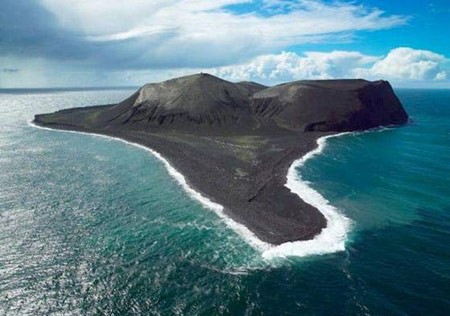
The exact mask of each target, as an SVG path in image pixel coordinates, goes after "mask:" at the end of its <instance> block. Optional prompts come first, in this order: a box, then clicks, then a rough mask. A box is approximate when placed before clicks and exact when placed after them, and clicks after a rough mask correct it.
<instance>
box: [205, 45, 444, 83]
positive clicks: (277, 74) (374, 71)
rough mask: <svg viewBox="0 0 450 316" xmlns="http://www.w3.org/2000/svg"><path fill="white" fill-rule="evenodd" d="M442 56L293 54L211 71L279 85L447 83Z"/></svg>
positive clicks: (413, 52) (409, 51)
mask: <svg viewBox="0 0 450 316" xmlns="http://www.w3.org/2000/svg"><path fill="white" fill-rule="evenodd" d="M445 61H446V59H445V57H444V56H443V55H439V54H436V53H434V52H431V51H427V50H417V49H413V48H408V47H399V48H395V49H393V50H391V51H390V52H389V53H388V54H387V55H386V56H370V55H365V54H362V53H360V52H356V51H332V52H307V53H305V54H304V55H298V54H296V53H293V52H282V53H280V54H267V55H261V56H258V57H256V58H254V59H252V60H250V61H249V62H246V63H242V64H237V65H232V66H226V67H219V68H214V69H210V71H211V72H212V73H214V74H216V75H218V76H220V77H224V78H228V79H230V80H255V81H264V82H265V83H280V82H285V81H292V80H301V79H337V78H366V79H389V80H419V81H420V80H444V79H446V78H447V73H446V71H445V70H443V69H442V64H443V63H444V62H445Z"/></svg>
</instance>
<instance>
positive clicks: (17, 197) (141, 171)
mask: <svg viewBox="0 0 450 316" xmlns="http://www.w3.org/2000/svg"><path fill="white" fill-rule="evenodd" d="M131 92H132V90H105V91H45V92H42V93H36V91H30V92H26V91H18V92H16V93H11V91H9V93H0V110H1V112H0V113H1V114H0V123H1V124H0V315H3V314H5V315H60V314H64V315H80V314H81V315H103V314H105V315H128V314H134V315H142V314H144V315H145V314H148V315H158V314H160V315H174V314H175V315H176V314H178V315H221V314H222V315H230V314H232V315H261V314H264V315H448V313H449V311H450V164H449V160H450V159H449V158H450V91H445V90H442V91H439V90H399V91H397V93H398V95H399V97H400V98H401V100H402V102H403V104H404V106H405V108H406V110H407V111H408V112H409V114H410V116H411V118H412V122H411V124H409V125H407V126H405V127H401V128H395V129H389V130H385V131H381V132H380V131H378V132H370V133H361V134H352V135H347V136H342V137H338V138H332V139H330V140H329V141H328V146H327V147H326V148H325V150H324V152H323V153H322V155H320V156H317V157H315V158H314V159H311V160H309V161H308V162H307V164H306V165H305V166H304V167H303V168H302V169H301V171H300V170H299V172H301V174H302V177H303V178H304V179H307V180H308V181H310V182H311V186H313V187H314V188H315V189H316V190H317V191H319V192H321V193H322V194H323V195H324V196H325V197H326V198H327V199H328V200H330V202H331V203H332V204H333V205H335V206H337V207H338V208H339V210H340V211H341V212H342V213H343V214H345V215H346V216H347V217H349V218H350V219H351V220H352V229H351V232H350V235H349V240H348V242H347V244H346V250H345V251H343V252H339V253H333V254H327V255H321V256H311V257H307V258H290V259H287V260H282V261H281V262H276V263H274V262H267V261H264V260H263V259H262V258H261V254H260V253H259V252H258V251H256V250H254V249H252V248H251V247H250V246H248V245H247V244H246V243H245V242H244V241H242V240H241V239H240V238H239V237H238V236H237V235H236V234H235V233H234V232H233V231H232V230H230V229H228V228H227V227H226V226H225V225H224V224H223V222H222V221H221V220H220V219H219V218H218V217H217V216H216V215H215V214H214V213H213V212H211V211H210V210H208V209H205V208H204V207H202V206H201V205H200V204H199V203H198V202H196V201H194V200H192V199H191V198H190V197H189V196H188V195H187V193H185V192H184V191H183V190H182V188H181V187H180V186H179V185H178V184H177V182H176V181H174V180H173V179H172V178H171V177H170V176H169V175H168V173H167V171H166V170H165V168H164V166H163V164H162V163H161V162H160V161H158V160H157V159H155V158H154V157H152V156H151V155H149V154H148V152H146V151H143V150H140V149H138V148H135V147H133V146H130V145H126V144H123V143H121V142H117V141H114V140H108V139H104V138H99V137H93V136H87V135H80V134H72V133H63V132H52V131H45V130H39V129H36V128H33V127H30V126H29V125H28V124H27V121H28V120H29V119H30V118H32V116H33V115H34V114H35V113H42V112H49V111H54V110H57V109H60V108H68V107H73V106H83V105H91V104H106V103H111V102H116V101H119V100H121V99H123V98H125V97H126V96H128V95H129V94H130V93H131Z"/></svg>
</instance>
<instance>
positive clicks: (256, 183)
mask: <svg viewBox="0 0 450 316" xmlns="http://www.w3.org/2000/svg"><path fill="white" fill-rule="evenodd" d="M407 121H408V115H407V113H406V112H405V110H404V108H403V106H402V104H401V103H400V101H399V99H398V98H397V96H396V95H395V93H394V91H393V89H392V87H391V85H390V84H389V83H388V82H387V81H383V80H379V81H366V80H362V79H345V80H313V81H309V80H308V81H306V80H302V81H295V82H290V83H284V84H280V85H276V86H272V87H267V86H264V85H261V84H258V83H254V82H247V81H244V82H238V83H233V82H229V81H226V80H222V79H220V78H217V77H215V76H212V75H209V74H206V73H200V74H195V75H190V76H184V77H180V78H175V79H171V80H167V81H164V82H161V83H151V84H146V85H144V86H143V87H142V88H140V89H139V90H138V91H136V92H135V93H134V94H133V95H131V96H130V97H129V98H127V99H126V100H124V101H122V102H120V103H118V104H109V105H97V106H90V107H80V108H72V109H65V110H61V111H58V112H55V113H51V114H39V115H36V116H35V118H34V123H35V124H36V125H39V126H43V127H48V128H52V129H61V130H71V131H80V132H87V133H95V134H103V135H107V136H112V137H116V138H120V139H123V140H127V141H130V142H134V143H138V144H140V145H143V146H145V147H148V148H150V149H152V150H154V151H157V152H158V153H160V154H161V155H162V156H163V157H164V158H165V159H166V160H168V161H169V163H170V164H171V165H172V166H173V167H174V168H176V169H177V170H178V171H179V172H180V173H182V174H183V175H184V177H185V178H186V180H187V182H188V184H189V186H190V187H191V188H193V189H195V190H196V191H198V192H201V193H202V194H203V195H205V196H206V197H208V198H209V199H210V200H212V201H214V202H216V203H218V204H221V205H223V207H224V213H225V214H226V215H227V216H229V217H230V218H232V219H233V220H234V221H236V222H238V223H240V224H242V225H244V226H246V227H247V228H248V229H249V230H250V231H251V232H252V233H253V234H254V235H256V236H257V237H258V238H259V239H260V240H262V241H264V242H266V243H269V244H272V245H280V244H283V243H286V242H291V241H300V240H308V239H312V238H314V237H315V236H316V235H318V234H319V233H320V232H321V231H322V229H324V228H325V227H326V226H327V221H326V219H325V217H324V215H323V214H322V213H321V212H320V211H319V210H318V209H316V208H315V207H313V206H311V205H309V204H307V203H305V202H304V201H303V200H302V199H301V198H300V197H299V196H298V195H296V194H294V193H292V192H291V191H290V190H289V189H288V188H287V187H286V186H285V184H286V174H287V171H288V169H289V167H290V166H291V165H292V164H293V162H294V161H295V160H297V159H299V158H300V157H302V156H303V155H305V154H306V153H308V152H309V151H311V150H314V149H315V148H316V147H317V140H318V139H319V138H320V137H323V136H327V135H333V134H336V133H341V132H351V131H364V130H368V129H372V128H376V127H381V126H392V125H401V124H405V123H406V122H407Z"/></svg>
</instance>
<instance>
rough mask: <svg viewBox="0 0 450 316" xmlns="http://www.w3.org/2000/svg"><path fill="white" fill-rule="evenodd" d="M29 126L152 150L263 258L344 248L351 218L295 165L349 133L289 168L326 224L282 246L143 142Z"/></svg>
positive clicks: (295, 187)
mask: <svg viewBox="0 0 450 316" xmlns="http://www.w3.org/2000/svg"><path fill="white" fill-rule="evenodd" d="M28 123H29V124H30V125H31V126H33V127H35V128H39V129H43V130H48V131H53V132H55V131H56V132H66V133H75V134H84V135H91V136H96V137H102V138H107V139H113V140H116V141H120V142H122V143H126V144H128V145H132V146H135V147H138V148H140V149H143V150H145V151H147V152H149V153H151V154H152V155H153V156H154V157H156V158H157V159H159V160H160V161H161V162H162V163H163V164H164V166H165V167H166V169H167V171H168V173H169V175H170V176H172V177H173V178H174V179H175V180H176V181H177V182H178V183H179V184H180V186H181V187H182V188H183V189H184V190H185V191H186V192H187V193H188V194H189V196H190V197H191V198H193V199H195V200H197V201H199V202H200V203H201V204H203V205H204V206H205V207H206V208H208V209H210V210H212V211H214V212H215V213H216V214H217V215H218V216H219V217H220V218H221V219H222V220H223V221H224V223H225V224H226V225H227V226H228V227H229V228H231V229H232V230H233V231H235V232H236V233H237V234H238V235H239V236H241V238H242V239H243V240H244V241H245V242H246V243H248V244H249V245H250V246H251V247H253V248H254V249H256V250H258V251H260V252H261V253H262V256H263V258H264V259H266V260H272V259H276V258H284V257H292V256H295V257H304V256H310V255H317V254H325V253H332V252H337V251H343V250H344V249H345V240H346V238H347V233H348V230H349V227H350V220H349V219H348V218H347V217H345V216H344V215H342V214H341V213H339V211H338V210H337V209H336V208H335V207H334V206H332V205H330V203H329V202H328V201H327V200H326V199H325V198H324V197H323V196H322V195H321V194H320V193H319V192H317V191H315V190H314V189H313V188H311V187H310V186H309V185H308V183H307V182H306V181H304V180H303V179H302V178H301V176H299V175H298V174H297V171H296V168H298V167H301V166H303V165H304V164H305V162H306V161H307V160H308V159H311V158H312V157H314V156H315V155H317V154H320V153H321V152H322V151H323V149H324V147H325V145H326V140H327V139H328V138H331V137H337V136H341V135H344V134H348V133H341V134H336V135H330V136H324V137H321V138H319V139H318V140H317V144H318V147H317V148H316V149H314V150H312V151H310V152H308V153H307V154H305V155H304V156H303V157H301V158H300V159H298V160H296V161H294V163H293V164H292V165H291V167H290V168H289V170H288V174H287V182H286V184H285V186H286V187H287V188H289V189H290V190H291V192H293V193H295V194H297V195H298V196H299V197H300V198H301V199H302V200H303V201H305V202H306V203H308V204H311V205H312V206H314V207H316V208H317V209H318V210H319V211H320V212H321V213H322V214H323V215H324V216H325V218H326V220H327V227H326V228H324V229H323V230H322V231H321V233H320V234H319V235H317V236H316V237H314V239H311V240H304V241H295V242H287V243H283V244H281V245H278V246H275V245H272V244H269V243H267V242H264V241H262V240H260V239H259V238H258V237H256V235H255V234H254V233H252V232H251V231H250V230H249V229H248V228H247V227H245V226H244V225H242V224H240V223H238V222H236V221H234V220H233V219H231V218H230V217H228V216H227V215H226V214H225V213H224V207H223V206H222V205H220V204H218V203H216V202H213V201H211V200H210V199H209V198H208V197H206V196H204V195H202V194H201V193H200V192H197V191H195V190H194V189H193V188H191V187H190V186H189V185H188V182H187V181H186V178H185V177H184V176H183V175H182V174H181V173H180V172H179V171H178V170H176V169H175V168H174V167H173V166H172V165H171V164H170V163H169V161H168V160H167V159H165V158H164V157H163V156H162V155H161V154H160V153H158V152H157V151H155V150H153V149H150V148H148V147H145V146H143V145H140V144H137V143H134V142H130V141H127V140H124V139H121V138H118V137H112V136H107V135H103V134H98V133H87V132H80V131H69V130H58V129H52V128H47V127H42V126H38V125H36V124H34V123H33V122H32V121H31V120H30V121H29V122H28Z"/></svg>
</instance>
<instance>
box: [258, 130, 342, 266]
mask: <svg viewBox="0 0 450 316" xmlns="http://www.w3.org/2000/svg"><path fill="white" fill-rule="evenodd" d="M346 134H349V133H340V134H335V135H329V136H324V137H321V138H319V139H317V145H318V146H317V147H316V148H315V149H314V150H312V151H310V152H308V153H307V154H305V155H304V156H303V157H301V158H300V159H298V160H296V161H294V163H293V164H292V165H291V166H290V168H289V170H288V174H287V182H286V184H285V186H286V187H287V188H288V189H290V190H291V192H292V193H295V194H297V195H298V196H299V197H300V198H301V199H302V200H303V201H305V202H306V203H308V204H310V205H312V206H314V207H315V208H317V209H318V210H319V211H320V212H321V213H322V214H323V216H325V219H326V220H327V226H326V227H325V228H324V229H322V231H321V232H320V234H318V235H317V236H315V237H314V239H310V240H302V241H294V242H286V243H283V244H281V245H278V246H274V247H272V248H271V249H269V250H266V251H264V252H263V257H264V258H265V259H273V258H277V257H290V256H295V257H304V256H309V255H318V254H325V253H332V252H337V251H343V250H345V240H346V239H347V233H348V231H349V228H350V220H349V219H348V218H347V217H345V216H344V215H342V214H341V213H340V212H339V211H338V210H337V209H336V208H335V207H334V206H332V205H331V204H330V203H329V201H328V200H327V199H325V198H324V197H323V196H322V195H321V194H320V193H319V192H317V191H316V190H314V189H313V188H312V187H310V186H309V184H308V182H306V181H305V180H303V179H302V177H301V176H300V175H299V174H298V173H297V170H296V169H297V168H299V167H301V166H303V165H304V164H305V162H306V161H307V160H309V159H311V158H312V157H314V156H316V155H318V154H320V153H321V152H322V151H323V149H324V148H325V145H326V141H327V139H329V138H332V137H338V136H342V135H346Z"/></svg>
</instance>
